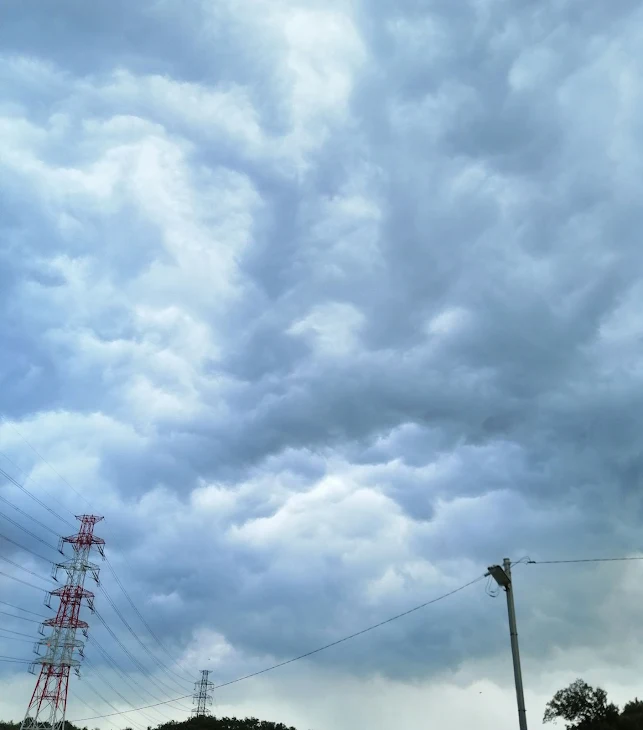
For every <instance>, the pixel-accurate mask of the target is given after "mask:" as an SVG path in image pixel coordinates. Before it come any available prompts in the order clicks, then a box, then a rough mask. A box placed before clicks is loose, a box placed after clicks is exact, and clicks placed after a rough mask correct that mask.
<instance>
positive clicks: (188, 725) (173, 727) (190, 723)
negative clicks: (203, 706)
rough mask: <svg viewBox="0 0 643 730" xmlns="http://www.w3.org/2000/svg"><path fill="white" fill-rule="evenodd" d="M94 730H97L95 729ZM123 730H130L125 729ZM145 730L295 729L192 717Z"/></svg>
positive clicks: (68, 727) (3, 728)
mask: <svg viewBox="0 0 643 730" xmlns="http://www.w3.org/2000/svg"><path fill="white" fill-rule="evenodd" d="M21 724H22V723H20V722H2V721H0V730H20V725H21ZM65 730H89V728H86V727H84V728H80V727H76V725H74V724H72V723H71V722H66V723H65ZM94 730H98V729H97V728H95V729H94ZM123 730H132V729H131V728H129V727H125V728H124V729H123ZM147 730H296V728H294V727H288V726H287V725H284V724H283V723H281V722H278V723H275V722H268V721H266V720H258V719H257V718H255V717H245V718H243V719H239V718H236V717H192V718H190V719H189V720H185V721H184V722H175V721H174V720H172V721H170V722H166V723H165V724H163V725H159V726H158V727H157V728H155V729H153V728H151V727H148V728H147Z"/></svg>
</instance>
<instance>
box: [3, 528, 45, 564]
mask: <svg viewBox="0 0 643 730" xmlns="http://www.w3.org/2000/svg"><path fill="white" fill-rule="evenodd" d="M0 539H2V540H6V541H7V542H10V543H11V544H12V545H15V546H16V547H17V548H19V549H20V550H24V551H25V552H26V553H31V554H32V555H34V556H35V557H37V558H40V560H44V561H45V563H52V562H53V560H50V559H49V558H45V557H44V556H43V555H39V554H38V553H36V552H34V551H33V550H31V549H30V548H28V547H25V546H24V545H21V544H20V543H19V542H16V541H15V540H12V539H11V538H10V537H7V536H6V535H2V534H0Z"/></svg>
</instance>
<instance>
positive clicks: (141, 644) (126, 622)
mask: <svg viewBox="0 0 643 730" xmlns="http://www.w3.org/2000/svg"><path fill="white" fill-rule="evenodd" d="M98 588H99V590H100V591H101V593H102V594H103V595H104V596H105V598H106V599H107V601H108V603H109V604H110V606H111V607H112V609H113V610H114V612H115V613H116V615H117V616H118V617H119V618H120V620H121V621H122V622H123V624H124V625H125V627H126V628H127V630H128V631H129V632H130V634H131V635H132V636H133V637H134V639H135V640H136V641H137V642H138V643H139V644H140V646H141V648H142V649H143V650H144V651H145V653H146V654H147V655H148V656H149V657H150V659H152V660H153V661H154V662H155V663H156V665H157V666H158V667H159V668H160V669H161V670H162V671H165V673H166V674H167V675H168V677H169V679H170V681H171V682H174V683H175V684H177V680H176V679H173V678H172V676H171V674H174V672H172V673H171V674H170V670H168V669H167V667H166V665H165V664H164V663H163V662H162V661H161V660H160V659H157V658H156V657H155V656H154V654H152V652H151V651H150V650H149V649H148V648H147V646H145V644H144V643H143V640H142V639H141V638H140V637H139V635H138V634H137V633H136V632H135V631H134V629H133V628H132V627H131V625H130V624H129V622H128V621H127V619H126V618H125V616H123V614H122V613H121V611H120V610H119V608H118V606H117V605H116V604H115V603H114V601H113V600H112V598H111V597H110V595H109V594H108V593H107V591H106V590H105V587H104V586H102V585H100V584H99V586H98ZM177 676H178V675H177ZM179 679H180V678H179ZM181 681H182V682H184V683H185V680H183V679H182V680H181ZM181 690H183V687H181Z"/></svg>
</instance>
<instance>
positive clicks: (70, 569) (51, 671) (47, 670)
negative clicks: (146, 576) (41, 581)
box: [21, 515, 105, 730]
mask: <svg viewBox="0 0 643 730" xmlns="http://www.w3.org/2000/svg"><path fill="white" fill-rule="evenodd" d="M76 519H77V520H80V529H79V530H78V534H76V535H72V536H71V537H63V538H61V541H60V546H59V550H60V552H61V553H63V555H64V550H63V549H64V546H65V544H66V543H68V544H69V545H71V546H72V549H73V556H72V558H71V559H70V560H67V561H65V562H63V563H59V564H58V565H55V566H54V570H53V573H52V575H53V577H54V578H56V577H57V574H58V571H59V570H61V569H62V570H64V571H65V572H66V573H67V582H66V583H65V585H64V586H63V587H62V588H58V589H57V590H55V591H51V593H50V594H49V595H48V596H47V599H48V600H47V601H46V603H47V605H50V599H51V596H54V597H56V598H58V599H59V601H60V603H59V605H58V610H57V612H56V615H55V616H54V618H50V619H47V620H46V621H44V622H43V624H42V627H41V632H42V633H43V634H44V632H45V629H46V628H50V629H51V633H50V634H49V636H46V637H45V638H44V639H41V640H40V641H39V642H38V643H37V644H36V646H37V650H38V649H39V648H40V647H41V646H42V647H44V648H45V650H46V651H45V655H44V656H43V657H41V658H39V659H37V660H36V662H35V665H38V664H39V665H40V674H39V676H38V681H37V682H36V688H35V689H34V692H33V695H32V696H31V702H29V707H28V708H27V713H26V715H25V719H24V720H23V722H22V725H21V730H63V728H64V724H65V711H66V709H67V688H68V685H69V674H70V671H71V669H72V667H73V668H74V669H75V670H76V672H77V673H78V671H79V670H78V668H79V666H80V661H79V660H78V659H77V658H76V656H77V655H80V656H81V657H82V655H83V646H84V642H83V641H82V640H80V639H77V638H76V632H77V631H78V629H80V630H81V632H82V633H83V635H84V636H85V637H87V629H88V628H89V625H88V624H87V622H86V621H82V620H81V619H80V608H81V606H82V604H83V601H85V602H86V604H87V605H88V606H89V608H90V609H91V610H92V611H93V610H94V594H93V593H91V592H90V591H88V590H86V589H85V576H86V575H87V572H90V573H91V574H92V576H93V578H94V580H95V581H96V583H98V571H99V568H98V566H97V565H94V564H93V563H90V562H89V555H90V552H91V549H92V547H94V546H95V547H96V548H98V552H99V553H100V554H101V556H102V557H103V558H104V557H105V554H104V545H105V540H103V539H102V538H100V537H96V536H95V535H94V525H95V524H96V523H97V522H100V521H101V520H102V519H103V518H102V517H96V516H94V515H80V516H78V517H76Z"/></svg>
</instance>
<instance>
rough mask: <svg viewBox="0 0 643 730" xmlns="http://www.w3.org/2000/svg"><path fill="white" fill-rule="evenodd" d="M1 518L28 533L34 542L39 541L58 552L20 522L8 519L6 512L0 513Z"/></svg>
mask: <svg viewBox="0 0 643 730" xmlns="http://www.w3.org/2000/svg"><path fill="white" fill-rule="evenodd" d="M0 517H4V519H5V520H7V521H8V522H11V524H12V525H15V526H16V527H17V528H18V529H19V530H22V531H23V532H26V533H27V535H30V536H31V537H33V539H34V540H38V542H41V543H42V544H43V545H46V546H47V547H48V548H50V549H51V550H57V548H55V547H54V546H53V545H51V544H50V543H48V542H47V541H46V540H43V539H42V538H41V537H38V535H36V534H35V533H33V532H31V530H28V529H27V528H26V527H23V526H22V525H21V524H20V523H19V522H16V521H15V520H12V519H11V517H8V516H7V515H6V514H5V513H4V512H0Z"/></svg>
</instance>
